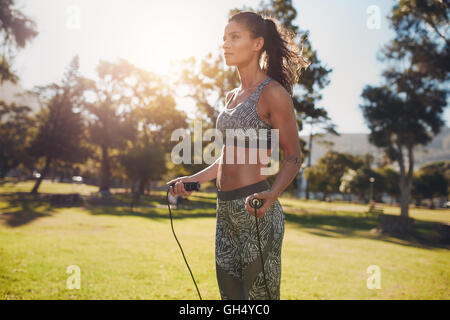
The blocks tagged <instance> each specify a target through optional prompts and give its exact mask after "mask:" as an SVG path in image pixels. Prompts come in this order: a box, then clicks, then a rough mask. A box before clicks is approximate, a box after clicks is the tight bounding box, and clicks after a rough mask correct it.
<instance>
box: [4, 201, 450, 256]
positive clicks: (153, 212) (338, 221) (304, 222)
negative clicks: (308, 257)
mask: <svg viewBox="0 0 450 320" xmlns="http://www.w3.org/2000/svg"><path fill="white" fill-rule="evenodd" d="M2 200H6V201H7V202H8V206H7V207H6V208H4V209H3V211H4V213H3V214H2V215H0V217H1V219H4V220H5V222H6V224H7V225H9V226H11V227H20V226H22V225H24V224H27V223H30V222H32V221H35V220H36V219H38V218H42V217H46V216H50V215H52V214H53V213H54V212H53V207H52V206H50V205H49V203H48V202H47V201H44V200H41V199H39V198H35V197H33V196H31V195H29V194H26V193H13V194H2ZM131 200H132V197H131V195H129V194H119V195H114V196H113V197H112V201H111V204H112V205H108V204H107V201H106V204H105V203H102V204H95V203H94V204H93V203H90V201H89V200H88V199H87V200H86V201H85V202H84V205H83V207H84V209H86V210H87V211H88V212H89V213H91V214H92V215H113V216H123V217H129V216H136V217H143V218H150V219H161V220H169V218H170V216H169V210H168V207H167V202H166V197H165V195H164V196H161V195H160V194H158V195H151V196H148V195H146V196H143V197H142V198H141V200H140V201H139V204H138V205H135V206H134V207H133V208H131V206H130V204H131ZM118 201H119V202H120V203H121V204H120V205H117V202H118ZM114 204H115V205H114ZM42 206H43V208H42ZM38 207H40V208H39V210H38V209H37V208H38ZM283 209H284V214H285V221H286V222H287V223H291V224H293V225H294V226H295V227H297V228H299V229H301V230H302V231H303V232H308V233H310V234H314V235H317V236H321V237H327V238H348V237H354V238H356V237H357V238H366V239H372V240H381V241H386V242H390V243H395V244H400V245H406V246H412V247H422V248H428V249H432V248H445V249H449V246H448V245H443V244H440V243H438V242H436V241H434V240H433V236H434V234H435V232H434V231H435V224H434V223H433V222H429V221H421V220H417V219H416V220H415V224H414V229H415V231H416V233H415V235H414V236H411V237H409V238H407V239H405V238H402V237H399V236H395V235H385V234H377V233H376V232H372V231H373V230H376V228H377V227H378V221H377V218H376V217H365V216H363V215H361V214H360V213H355V212H352V211H349V212H343V211H339V212H335V211H331V212H330V211H324V210H310V209H308V210H306V209H299V208H292V207H283ZM171 210H172V218H173V219H174V220H180V219H190V218H215V217H216V199H215V198H211V197H208V196H203V195H196V196H191V197H189V201H187V202H186V203H185V206H184V208H182V209H175V208H173V209H171Z"/></svg>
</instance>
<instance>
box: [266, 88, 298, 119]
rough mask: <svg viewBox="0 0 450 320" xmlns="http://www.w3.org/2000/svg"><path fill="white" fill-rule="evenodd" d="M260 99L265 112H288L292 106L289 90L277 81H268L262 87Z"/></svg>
mask: <svg viewBox="0 0 450 320" xmlns="http://www.w3.org/2000/svg"><path fill="white" fill-rule="evenodd" d="M260 100H262V101H263V105H264V109H265V111H266V112H267V113H269V114H270V113H272V112H273V111H275V110H276V111H277V112H280V111H281V112H283V111H284V112H289V111H291V110H292V109H293V108H294V104H293V101H292V98H291V96H290V95H289V92H287V90H286V89H285V88H284V87H283V86H282V85H281V84H280V83H279V82H278V81H270V82H269V83H268V84H267V85H266V86H265V87H264V89H263V91H262V93H261V97H260Z"/></svg>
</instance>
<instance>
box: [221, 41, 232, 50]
mask: <svg viewBox="0 0 450 320" xmlns="http://www.w3.org/2000/svg"><path fill="white" fill-rule="evenodd" d="M229 47H230V46H229V45H228V42H227V41H224V42H223V44H222V49H223V50H226V49H228V48H229Z"/></svg>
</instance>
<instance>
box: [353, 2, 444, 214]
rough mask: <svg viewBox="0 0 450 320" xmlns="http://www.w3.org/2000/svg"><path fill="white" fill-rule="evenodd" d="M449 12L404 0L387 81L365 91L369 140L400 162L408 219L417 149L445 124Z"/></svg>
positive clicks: (387, 51)
mask: <svg viewBox="0 0 450 320" xmlns="http://www.w3.org/2000/svg"><path fill="white" fill-rule="evenodd" d="M448 15H449V11H448V8H447V5H446V4H444V3H443V2H441V1H438V0H434V1H412V0H411V1H409V0H402V1H400V2H399V4H398V5H396V6H394V8H393V14H392V15H391V22H392V25H393V27H394V29H395V31H396V38H395V39H394V40H392V41H391V42H390V43H389V44H388V45H386V46H385V47H384V48H383V49H382V50H381V56H380V57H379V59H380V60H381V61H383V62H385V63H386V66H387V67H386V69H385V71H384V72H383V77H384V79H385V84H383V85H381V86H379V87H372V86H366V87H365V88H364V90H363V93H362V97H363V99H364V103H363V104H362V105H360V108H361V109H362V112H363V115H364V118H365V119H366V122H367V123H368V126H369V129H370V131H371V133H370V135H369V141H370V142H371V143H373V144H374V145H376V146H377V147H380V148H383V149H384V150H385V152H386V154H387V155H389V157H390V158H391V159H392V160H393V161H397V162H398V164H399V167H400V190H401V197H400V206H401V216H402V217H404V218H407V217H408V204H409V196H410V191H411V184H412V178H413V171H414V147H415V146H417V145H426V144H427V143H429V142H430V141H431V139H432V137H433V135H436V134H438V133H439V131H440V129H441V127H442V126H443V125H444V121H443V120H442V118H441V117H442V113H443V110H444V108H445V107H446V106H447V95H448V92H449V89H448V79H449V78H448V77H449V71H450V69H449V62H448V61H450V59H449V57H450V56H449V50H450V49H449V46H448V38H446V36H447V35H446V34H443V33H441V31H439V30H440V26H444V28H445V25H446V24H447V25H448ZM427 26H428V27H427ZM429 26H431V28H429ZM433 26H434V27H433ZM429 29H431V30H434V32H433V31H430V30H429ZM406 158H408V165H407V164H406ZM405 220H406V219H405Z"/></svg>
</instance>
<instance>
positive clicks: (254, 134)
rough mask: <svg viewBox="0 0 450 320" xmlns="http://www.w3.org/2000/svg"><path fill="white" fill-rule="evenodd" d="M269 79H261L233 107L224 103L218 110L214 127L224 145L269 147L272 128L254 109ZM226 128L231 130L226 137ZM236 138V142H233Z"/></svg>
mask: <svg viewBox="0 0 450 320" xmlns="http://www.w3.org/2000/svg"><path fill="white" fill-rule="evenodd" d="M271 80H272V78H270V77H268V78H266V79H265V80H264V81H262V82H261V83H260V84H259V85H258V86H257V88H256V89H255V90H254V91H253V92H252V93H251V94H250V95H249V96H248V98H247V99H245V100H244V101H243V102H241V103H239V104H238V105H237V106H235V107H234V108H233V109H228V105H225V108H224V110H222V112H220V114H219V116H218V117H217V121H216V129H217V130H219V131H220V132H221V133H222V137H223V139H224V141H223V144H224V145H230V144H231V145H234V146H245V147H246V148H262V149H266V148H267V149H269V148H270V147H271V140H272V139H271V136H272V135H271V129H273V128H272V126H270V125H269V124H268V123H266V122H264V121H263V120H262V119H261V118H260V116H259V114H258V112H257V111H256V106H257V104H258V100H259V96H260V94H261V92H262V90H263V88H264V86H265V85H266V84H268V83H269V82H270V81H271ZM236 89H237V88H236ZM236 89H234V90H233V91H232V92H233V97H234V95H235V94H236ZM231 100H232V99H230V101H231ZM228 104H229V103H228ZM227 129H231V130H233V131H232V135H231V136H230V135H229V136H228V137H227V131H228V133H231V132H230V131H229V130H227ZM236 139H237V144H236V143H235V141H236Z"/></svg>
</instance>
